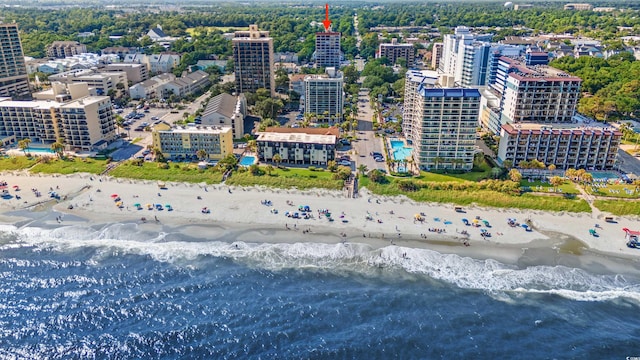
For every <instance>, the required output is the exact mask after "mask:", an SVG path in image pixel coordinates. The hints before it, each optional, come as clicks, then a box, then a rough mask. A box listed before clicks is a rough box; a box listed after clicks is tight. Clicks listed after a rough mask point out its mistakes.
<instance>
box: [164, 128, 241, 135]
mask: <svg viewBox="0 0 640 360" xmlns="http://www.w3.org/2000/svg"><path fill="white" fill-rule="evenodd" d="M230 131H232V129H231V127H228V126H185V127H182V126H180V127H176V128H172V129H169V130H160V131H158V132H164V133H175V134H224V133H227V132H230Z"/></svg>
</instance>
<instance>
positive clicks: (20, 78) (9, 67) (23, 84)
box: [0, 23, 31, 99]
mask: <svg viewBox="0 0 640 360" xmlns="http://www.w3.org/2000/svg"><path fill="white" fill-rule="evenodd" d="M0 96H5V97H12V98H14V99H28V98H30V97H31V91H30V89H29V77H28V76H27V67H26V66H25V63H24V54H23V52H22V44H21V43H20V36H19V35H18V25H17V24H2V23H0Z"/></svg>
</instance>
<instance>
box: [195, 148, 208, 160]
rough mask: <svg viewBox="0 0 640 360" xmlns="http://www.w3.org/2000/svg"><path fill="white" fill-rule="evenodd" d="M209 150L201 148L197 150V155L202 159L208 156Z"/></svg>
mask: <svg viewBox="0 0 640 360" xmlns="http://www.w3.org/2000/svg"><path fill="white" fill-rule="evenodd" d="M207 155H208V154H207V152H206V151H204V150H203V149H200V150H198V151H196V156H197V157H198V160H200V161H202V160H204V159H205V158H206V157H207Z"/></svg>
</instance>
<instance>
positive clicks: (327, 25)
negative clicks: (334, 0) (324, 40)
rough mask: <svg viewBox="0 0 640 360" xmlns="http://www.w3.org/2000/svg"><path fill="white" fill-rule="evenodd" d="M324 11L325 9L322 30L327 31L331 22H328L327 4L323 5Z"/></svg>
mask: <svg viewBox="0 0 640 360" xmlns="http://www.w3.org/2000/svg"><path fill="white" fill-rule="evenodd" d="M324 9H325V17H324V21H323V22H322V24H323V25H324V30H325V31H329V26H331V20H329V4H325V5H324Z"/></svg>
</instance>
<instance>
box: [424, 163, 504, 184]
mask: <svg viewBox="0 0 640 360" xmlns="http://www.w3.org/2000/svg"><path fill="white" fill-rule="evenodd" d="M489 178H491V166H490V165H489V164H488V163H487V162H486V161H483V162H482V164H481V165H479V166H477V165H476V164H475V163H474V167H473V170H471V171H469V172H464V173H461V174H443V173H441V172H437V173H435V172H427V171H420V176H418V177H416V179H420V180H424V181H480V180H483V179H489Z"/></svg>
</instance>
